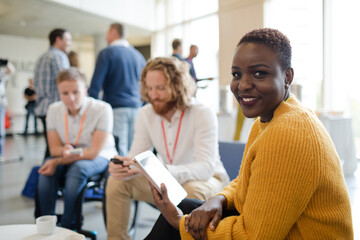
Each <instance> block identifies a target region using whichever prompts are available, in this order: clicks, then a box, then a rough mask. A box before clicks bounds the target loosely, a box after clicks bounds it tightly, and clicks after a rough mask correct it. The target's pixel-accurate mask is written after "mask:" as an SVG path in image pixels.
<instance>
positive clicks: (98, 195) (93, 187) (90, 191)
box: [34, 168, 109, 240]
mask: <svg viewBox="0 0 360 240" xmlns="http://www.w3.org/2000/svg"><path fill="white" fill-rule="evenodd" d="M108 176H109V171H108V168H106V169H105V171H103V172H102V173H100V174H98V175H94V176H92V177H90V178H89V179H88V181H87V184H86V185H85V187H84V188H83V189H82V190H81V192H80V195H79V197H78V198H77V199H76V212H75V215H76V221H75V226H74V229H73V230H74V231H76V232H78V233H80V234H83V235H84V236H85V237H87V238H91V239H92V240H96V235H97V232H96V231H91V230H85V229H82V224H83V215H82V204H83V202H91V201H103V198H104V195H105V194H104V192H105V184H106V180H107V178H108ZM62 196H63V192H62V189H60V190H59V191H58V197H59V198H61V197H62ZM103 213H104V215H103V216H104V221H105V223H106V215H105V211H104V209H103ZM34 215H35V218H38V217H39V216H40V208H39V198H38V191H37V189H36V192H35V214H34ZM57 217H58V223H59V222H60V221H61V217H62V215H61V214H60V215H57Z"/></svg>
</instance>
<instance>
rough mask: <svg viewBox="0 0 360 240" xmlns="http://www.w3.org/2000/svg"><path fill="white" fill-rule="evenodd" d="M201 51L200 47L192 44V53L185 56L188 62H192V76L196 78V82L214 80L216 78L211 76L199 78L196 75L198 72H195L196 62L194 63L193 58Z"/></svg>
mask: <svg viewBox="0 0 360 240" xmlns="http://www.w3.org/2000/svg"><path fill="white" fill-rule="evenodd" d="M198 53H199V48H198V46H196V45H191V46H190V53H189V56H188V57H187V58H185V61H186V62H188V63H189V64H190V75H191V76H192V78H193V79H194V81H195V82H198V81H203V80H213V79H214V78H212V77H209V78H200V79H198V78H197V77H196V72H195V67H194V63H193V61H192V60H193V59H194V58H195V57H196V56H197V55H198Z"/></svg>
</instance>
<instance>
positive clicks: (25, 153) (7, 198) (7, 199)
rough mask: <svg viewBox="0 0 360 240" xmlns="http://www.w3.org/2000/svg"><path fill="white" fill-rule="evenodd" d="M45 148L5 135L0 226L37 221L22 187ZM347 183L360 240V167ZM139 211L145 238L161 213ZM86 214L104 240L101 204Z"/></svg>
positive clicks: (138, 233)
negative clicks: (22, 192)
mask: <svg viewBox="0 0 360 240" xmlns="http://www.w3.org/2000/svg"><path fill="white" fill-rule="evenodd" d="M44 149H45V144H44V139H43V137H42V136H34V135H29V136H26V137H24V136H21V135H13V136H8V137H6V140H5V146H4V158H5V161H0V225H6V224H31V223H34V217H33V211H34V201H33V199H30V198H27V197H24V196H21V190H22V188H23V187H24V184H25V182H26V179H27V177H28V175H29V173H30V171H31V168H32V167H33V166H35V165H40V164H41V162H42V156H43V154H44ZM359 166H360V164H359ZM346 182H347V186H348V190H349V195H350V199H351V204H352V212H353V225H354V231H355V239H356V240H360V227H359V226H360V167H359V168H358V170H357V171H356V172H355V174H354V175H351V176H346ZM57 208H58V210H60V211H61V208H62V206H61V202H58V206H57ZM139 211H140V212H139V217H138V219H139V224H138V226H137V228H136V230H135V234H134V236H133V239H143V238H144V237H145V236H146V235H147V233H148V232H149V231H150V229H151V226H152V224H153V222H154V221H155V219H156V218H157V216H158V214H159V212H158V211H157V210H155V209H153V208H152V207H150V206H148V205H147V204H144V203H140V210H139ZM83 213H84V219H85V220H84V226H83V228H84V229H90V230H95V231H97V233H98V239H99V240H105V239H106V230H105V226H104V221H103V216H102V211H101V205H100V203H97V202H91V203H86V204H84V210H83Z"/></svg>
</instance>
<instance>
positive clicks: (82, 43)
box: [0, 34, 95, 115]
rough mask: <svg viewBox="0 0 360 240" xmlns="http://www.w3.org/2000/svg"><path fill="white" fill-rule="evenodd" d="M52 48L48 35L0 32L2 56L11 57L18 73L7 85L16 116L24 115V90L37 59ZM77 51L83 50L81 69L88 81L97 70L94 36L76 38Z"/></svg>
mask: <svg viewBox="0 0 360 240" xmlns="http://www.w3.org/2000/svg"><path fill="white" fill-rule="evenodd" d="M48 48H49V41H48V40H47V39H46V38H44V39H40V38H28V37H18V36H10V35H1V34H0V58H6V59H9V60H10V61H11V62H12V63H13V64H14V66H15V68H16V74H15V75H14V76H12V77H11V79H9V81H8V83H7V87H6V94H7V97H8V102H9V106H8V109H9V110H10V111H11V112H12V113H13V114H14V115H24V114H25V113H26V111H25V109H24V106H25V104H26V101H25V99H24V97H23V92H24V89H25V88H26V87H27V86H28V79H29V78H31V77H33V75H34V67H35V64H36V61H37V59H38V58H39V57H40V56H41V54H43V53H44V52H45V51H46V50H47V49H48ZM72 49H73V50H75V51H76V52H78V53H79V58H80V65H81V66H80V68H81V70H82V71H83V72H84V73H85V75H86V77H87V79H88V81H90V78H91V76H92V73H93V69H94V62H95V56H94V44H93V40H92V39H90V38H89V39H82V40H75V41H73V47H72Z"/></svg>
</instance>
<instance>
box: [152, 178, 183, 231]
mask: <svg viewBox="0 0 360 240" xmlns="http://www.w3.org/2000/svg"><path fill="white" fill-rule="evenodd" d="M149 184H150V187H151V192H152V194H153V197H154V203H155V206H156V207H157V209H159V211H160V212H161V213H162V215H163V216H164V217H165V219H166V221H168V223H169V224H170V225H171V226H172V227H173V228H175V229H177V230H179V223H180V220H181V218H182V216H183V215H184V214H183V213H182V211H181V210H180V209H179V208H177V207H176V206H175V205H174V204H172V202H170V200H169V197H168V194H167V189H166V186H165V184H163V183H162V184H161V193H159V192H158V190H156V188H155V187H154V186H153V185H152V184H151V183H149Z"/></svg>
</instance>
